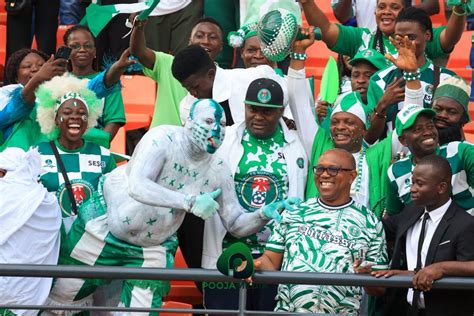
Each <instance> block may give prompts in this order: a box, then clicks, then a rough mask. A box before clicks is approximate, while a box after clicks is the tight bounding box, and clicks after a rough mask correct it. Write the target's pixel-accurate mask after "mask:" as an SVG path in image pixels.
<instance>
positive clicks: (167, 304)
mask: <svg viewBox="0 0 474 316" xmlns="http://www.w3.org/2000/svg"><path fill="white" fill-rule="evenodd" d="M161 307H162V308H182V309H191V308H193V306H192V305H190V304H186V303H181V302H172V301H166V302H163V305H162V306H161ZM160 314H161V315H166V316H183V315H184V316H192V313H172V312H161V313H160Z"/></svg>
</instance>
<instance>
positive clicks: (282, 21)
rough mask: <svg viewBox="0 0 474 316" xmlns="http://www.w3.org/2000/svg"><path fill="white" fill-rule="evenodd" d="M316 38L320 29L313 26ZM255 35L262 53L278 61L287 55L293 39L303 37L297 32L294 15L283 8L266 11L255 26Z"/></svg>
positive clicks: (318, 37)
mask: <svg viewBox="0 0 474 316" xmlns="http://www.w3.org/2000/svg"><path fill="white" fill-rule="evenodd" d="M314 34H315V36H316V39H317V40H320V39H321V29H319V28H315V29H314ZM257 37H258V38H259V39H260V43H261V44H260V45H261V48H262V52H263V54H264V55H265V56H266V57H267V58H268V59H269V60H271V61H273V62H278V61H282V60H283V59H285V58H286V56H288V54H289V53H290V49H291V45H292V44H293V41H294V40H295V39H304V38H305V36H304V35H303V34H301V33H300V32H299V26H298V23H297V20H296V16H295V15H294V14H293V13H291V12H289V11H287V10H284V9H278V10H272V11H269V12H268V13H266V14H265V15H264V16H262V18H261V19H260V21H259V22H258V26H257Z"/></svg>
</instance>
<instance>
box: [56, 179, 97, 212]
mask: <svg viewBox="0 0 474 316" xmlns="http://www.w3.org/2000/svg"><path fill="white" fill-rule="evenodd" d="M71 187H72V195H73V196H74V200H75V201H76V205H77V207H78V208H79V207H80V206H81V205H82V204H83V203H84V202H85V201H87V200H88V199H89V198H90V197H91V195H92V192H93V191H94V188H93V186H92V184H90V183H89V182H87V181H84V180H82V179H73V180H71ZM57 192H58V193H57V197H58V201H59V205H60V206H61V211H62V213H63V217H69V216H74V215H76V214H74V212H73V210H72V204H71V200H70V199H69V193H68V192H67V188H66V184H65V183H63V184H62V185H61V186H60V187H59V189H58V191H57Z"/></svg>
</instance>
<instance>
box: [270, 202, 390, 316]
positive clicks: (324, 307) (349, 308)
mask: <svg viewBox="0 0 474 316" xmlns="http://www.w3.org/2000/svg"><path fill="white" fill-rule="evenodd" d="M267 250H270V251H274V252H279V253H284V256H283V262H282V267H281V271H297V272H316V273H319V272H330V273H353V272H354V270H353V263H354V261H355V260H356V259H360V258H362V257H363V260H364V261H365V262H369V263H374V264H387V262H388V259H387V249H386V244H385V234H384V230H383V226H382V223H381V222H380V221H379V220H378V219H377V218H376V217H375V215H374V214H372V212H370V211H368V210H367V209H366V208H365V207H363V206H362V205H360V204H357V203H354V202H353V201H352V200H351V201H350V202H349V203H347V204H345V205H341V206H339V207H331V206H327V205H325V204H324V203H323V202H321V201H320V200H319V199H311V200H308V201H307V202H305V203H303V204H301V205H300V207H299V208H298V209H297V210H295V211H288V210H287V211H286V212H285V213H284V215H283V220H282V222H281V223H280V224H278V225H277V226H276V227H275V229H274V230H273V234H272V236H271V237H270V240H269V241H268V243H267ZM361 295H362V294H361V288H359V287H350V286H326V285H298V284H281V285H280V286H279V288H278V303H277V307H276V309H275V310H276V311H287V312H306V313H340V314H347V313H355V312H357V310H358V309H359V305H360V303H359V301H360V299H361Z"/></svg>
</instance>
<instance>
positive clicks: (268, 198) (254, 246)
mask: <svg viewBox="0 0 474 316" xmlns="http://www.w3.org/2000/svg"><path fill="white" fill-rule="evenodd" d="M284 145H285V138H284V135H283V130H282V129H281V127H280V125H278V129H277V130H276V132H275V134H274V136H272V137H271V138H268V139H258V138H256V137H254V136H252V135H251V134H250V133H249V132H248V130H247V129H246V130H245V131H244V134H243V136H242V147H243V149H244V152H243V154H242V158H241V160H240V162H239V165H238V167H237V170H236V173H235V176H234V182H235V190H236V193H237V197H238V199H239V202H240V205H241V206H242V207H243V208H244V209H245V210H247V211H248V212H255V211H256V210H258V209H260V208H261V207H263V206H265V205H267V204H270V203H273V202H276V201H281V200H283V199H285V198H286V197H287V192H288V185H289V184H288V173H287V165H286V160H285V157H284V155H283V147H284ZM273 227H274V221H270V222H269V223H268V224H267V225H265V226H264V227H263V228H262V229H261V230H260V231H259V232H258V233H256V234H253V235H250V236H247V237H245V238H242V239H237V238H235V237H233V236H232V235H230V234H227V236H226V237H225V238H224V241H223V244H222V248H223V249H225V248H227V247H228V246H229V245H230V244H232V243H234V242H237V241H241V242H244V243H245V244H247V245H248V246H249V248H250V249H251V250H252V253H256V254H261V253H263V251H264V250H265V243H266V242H267V240H268V238H269V237H270V234H271V232H272V230H273Z"/></svg>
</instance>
